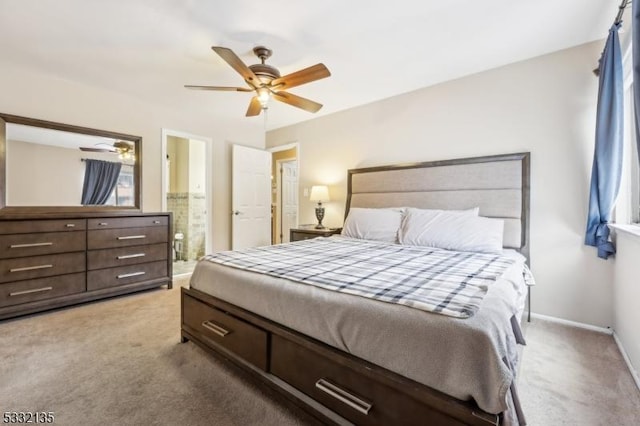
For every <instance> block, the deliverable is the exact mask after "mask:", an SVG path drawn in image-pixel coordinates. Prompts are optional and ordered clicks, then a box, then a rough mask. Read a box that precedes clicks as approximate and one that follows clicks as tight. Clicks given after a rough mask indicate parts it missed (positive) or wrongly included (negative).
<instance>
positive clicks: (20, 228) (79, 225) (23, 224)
mask: <svg viewBox="0 0 640 426" xmlns="http://www.w3.org/2000/svg"><path fill="white" fill-rule="evenodd" d="M85 229H87V221H86V219H60V220H11V221H2V222H0V234H32V233H34V232H61V231H84V230H85Z"/></svg>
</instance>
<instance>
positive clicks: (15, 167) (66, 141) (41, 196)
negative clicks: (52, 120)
mask: <svg viewBox="0 0 640 426" xmlns="http://www.w3.org/2000/svg"><path fill="white" fill-rule="evenodd" d="M137 156H138V155H137V153H136V144H135V143H134V142H133V141H128V140H122V139H120V138H117V137H106V136H95V135H90V134H83V133H75V132H68V131H62V130H55V129H50V128H43V127H36V126H30V125H25V124H18V123H12V122H8V123H6V205H7V206H81V205H85V206H87V205H90V206H112V207H129V208H131V207H136V188H135V182H136V179H135V169H136V168H135V162H136V157H137Z"/></svg>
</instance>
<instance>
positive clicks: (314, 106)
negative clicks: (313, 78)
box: [271, 92, 322, 112]
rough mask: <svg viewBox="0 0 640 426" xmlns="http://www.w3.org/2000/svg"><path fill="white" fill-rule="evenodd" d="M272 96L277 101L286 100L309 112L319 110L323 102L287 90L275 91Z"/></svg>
mask: <svg viewBox="0 0 640 426" xmlns="http://www.w3.org/2000/svg"><path fill="white" fill-rule="evenodd" d="M271 96H273V99H275V100H276V101H280V102H284V103H285V104H289V105H293V106H294V107H298V108H301V109H303V110H305V111H309V112H318V111H319V110H320V108H322V104H319V103H317V102H314V101H312V100H309V99H306V98H303V97H300V96H297V95H294V94H291V93H287V92H274V93H272V94H271Z"/></svg>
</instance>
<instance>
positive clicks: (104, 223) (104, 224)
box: [98, 222, 108, 226]
mask: <svg viewBox="0 0 640 426" xmlns="http://www.w3.org/2000/svg"><path fill="white" fill-rule="evenodd" d="M107 225H108V223H107V222H100V223H98V226H107Z"/></svg>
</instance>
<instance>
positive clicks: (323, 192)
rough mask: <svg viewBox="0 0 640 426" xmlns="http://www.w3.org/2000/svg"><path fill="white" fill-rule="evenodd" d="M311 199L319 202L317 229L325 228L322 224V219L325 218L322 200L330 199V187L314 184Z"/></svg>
mask: <svg viewBox="0 0 640 426" xmlns="http://www.w3.org/2000/svg"><path fill="white" fill-rule="evenodd" d="M309 200H310V201H317V202H318V206H317V207H316V219H318V224H317V225H316V229H324V228H325V227H324V225H322V219H324V207H322V202H323V201H329V188H327V187H326V186H324V185H314V186H312V187H311V195H310V196H309Z"/></svg>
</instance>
